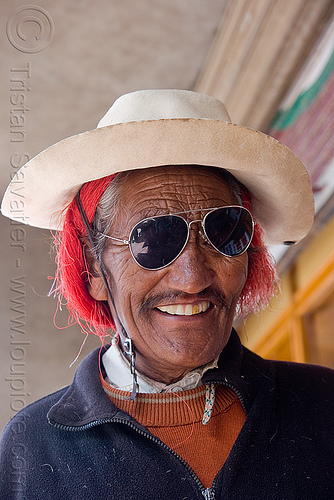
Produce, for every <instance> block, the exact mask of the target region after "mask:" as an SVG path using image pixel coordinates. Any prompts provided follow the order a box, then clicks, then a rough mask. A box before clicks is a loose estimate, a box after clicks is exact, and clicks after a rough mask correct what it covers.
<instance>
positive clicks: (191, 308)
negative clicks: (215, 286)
mask: <svg viewBox="0 0 334 500" xmlns="http://www.w3.org/2000/svg"><path fill="white" fill-rule="evenodd" d="M210 306H211V302H208V301H207V300H203V301H202V302H197V303H196V304H171V305H168V306H160V307H157V309H158V310H159V311H161V312H163V313H167V314H171V315H174V316H193V315H195V314H201V313H204V312H205V311H207V310H208V309H209V308H210Z"/></svg>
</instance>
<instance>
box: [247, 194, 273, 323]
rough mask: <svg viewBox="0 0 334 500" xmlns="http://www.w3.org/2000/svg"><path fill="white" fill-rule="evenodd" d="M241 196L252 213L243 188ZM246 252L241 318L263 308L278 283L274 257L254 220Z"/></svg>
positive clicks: (261, 230) (248, 198) (248, 197)
mask: <svg viewBox="0 0 334 500" xmlns="http://www.w3.org/2000/svg"><path fill="white" fill-rule="evenodd" d="M241 198H242V204H243V206H244V207H245V208H247V209H248V210H249V211H250V212H251V213H252V209H251V202H250V196H249V193H248V191H247V190H246V189H245V188H244V189H243V192H242V194H241ZM247 252H248V275H247V280H246V283H245V285H244V288H243V290H242V292H241V295H240V297H239V302H238V306H239V311H238V312H239V314H240V316H241V317H242V318H243V319H245V318H246V317H247V316H248V315H249V314H250V313H251V312H254V313H258V312H260V311H261V310H262V309H265V308H266V307H267V306H268V304H269V301H270V299H271V298H272V297H273V296H274V295H276V293H277V290H278V284H279V278H278V275H277V270H276V263H275V259H274V258H273V256H272V255H271V254H270V252H269V251H268V249H267V247H266V245H265V243H264V233H263V229H262V228H261V226H260V225H259V224H258V223H257V222H256V221H255V225H254V234H253V238H252V242H251V244H250V247H249V249H248V251H247Z"/></svg>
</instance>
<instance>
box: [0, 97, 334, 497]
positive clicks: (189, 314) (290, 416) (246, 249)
mask: <svg viewBox="0 0 334 500" xmlns="http://www.w3.org/2000/svg"><path fill="white" fill-rule="evenodd" d="M116 174H117V175H116ZM20 175H21V176H23V175H24V179H25V200H26V202H25V207H24V208H25V216H26V220H28V221H29V224H32V225H35V226H40V227H48V228H51V229H58V230H59V231H60V232H59V236H58V243H59V249H58V258H57V263H58V271H57V285H56V290H57V293H58V294H59V296H60V298H61V297H62V296H64V297H65V299H66V301H67V304H68V308H69V310H70V312H71V314H72V315H73V316H74V317H75V319H76V320H77V321H78V322H79V323H80V324H81V325H82V328H83V329H86V331H93V332H95V333H97V334H98V335H100V336H101V338H102V340H103V339H104V337H106V336H107V335H110V331H111V330H113V331H114V334H113V341H112V345H111V346H109V345H103V347H102V348H101V350H99V349H98V350H96V351H94V352H93V353H91V354H90V355H89V356H88V357H87V358H86V359H85V360H84V361H83V362H82V363H81V365H80V366H79V368H78V370H77V373H76V376H75V379H74V382H73V384H72V385H71V386H70V387H69V388H65V389H61V390H60V391H58V392H57V393H55V394H52V395H50V396H48V397H46V398H43V399H42V400H41V401H39V402H36V403H33V404H32V405H30V406H29V407H27V408H26V409H24V410H23V411H22V412H20V413H19V414H18V415H17V416H16V417H14V418H13V419H12V421H11V423H10V424H9V425H8V426H7V428H6V429H5V431H4V435H3V439H2V452H3V458H2V473H1V488H0V496H1V498H4V499H7V498H8V499H12V498H20V499H21V498H29V500H31V499H40V498H43V499H44V498H50V499H53V500H55V499H58V498H62V499H64V498H71V499H72V498H80V499H81V498H83V499H92V498H112V499H123V498H126V499H156V498H164V499H165V498H166V499H197V498H198V499H200V498H203V497H204V498H217V499H220V498H224V499H225V498H228V499H239V500H240V499H243V500H244V499H252V500H254V499H267V498H270V499H299V498H303V499H306V498H310V499H315V498H319V499H320V498H321V499H326V498H332V495H333V487H332V477H333V472H334V470H333V458H332V449H333V444H334V443H333V437H332V431H331V428H332V420H333V417H332V415H333V402H332V400H333V398H332V389H333V382H334V376H333V372H331V371H330V370H328V369H325V368H321V367H314V366H313V367H312V366H306V365H296V364H293V363H279V362H272V361H265V360H262V359H261V358H259V357H258V356H256V355H255V354H253V353H251V352H249V351H248V350H247V349H244V348H243V347H242V346H241V344H240V341H239V339H238V337H237V334H236V332H235V331H234V330H233V329H232V323H233V320H234V318H235V316H236V315H237V314H241V315H243V316H244V315H245V314H247V312H249V311H250V310H255V311H257V310H259V309H260V308H261V307H265V306H266V305H267V303H268V301H269V299H270V297H271V296H272V294H273V293H274V290H275V280H276V274H275V270H274V267H273V263H272V261H271V258H270V256H269V254H268V252H267V250H266V248H265V245H264V238H265V241H266V242H267V243H272V244H275V243H285V244H293V243H296V242H298V241H299V240H300V239H302V238H303V237H304V236H305V235H306V234H307V232H308V230H309V229H310V227H311V224H312V216H313V197H312V191H311V187H310V182H309V179H308V175H307V172H306V170H305V168H304V167H303V165H302V164H301V163H300V162H299V160H298V159H297V158H296V157H295V156H294V155H293V154H292V152H291V151H289V150H288V149H287V148H286V147H285V146H283V145H282V144H280V143H278V142H277V141H275V140H274V139H272V138H270V137H268V136H266V135H265V134H262V133H259V132H255V131H253V130H250V129H246V128H244V127H240V126H238V125H235V124H232V123H231V122H230V120H229V117H228V115H227V112H226V110H225V108H224V106H223V105H222V103H220V102H219V101H217V100H216V99H213V98H211V97H208V96H204V95H200V94H196V93H193V92H188V91H178V90H151V91H142V92H135V93H132V94H128V95H125V96H122V97H121V98H120V99H118V100H117V101H116V102H115V103H114V105H113V106H112V107H111V108H110V110H109V111H108V113H107V114H106V115H105V117H104V118H103V119H102V120H101V122H100V123H99V125H98V128H97V129H95V130H93V131H90V132H87V133H85V134H80V135H78V136H75V137H71V138H68V139H65V140H64V141H61V142H60V143H58V144H56V145H54V146H52V147H50V148H49V149H47V150H46V151H44V152H43V153H41V154H40V155H38V156H37V157H36V158H34V159H33V160H31V161H30V162H29V163H28V164H27V165H26V166H24V167H23V168H22V171H21V174H20ZM14 201H15V192H14V190H12V189H11V186H9V188H8V189H7V192H6V194H5V196H4V200H3V204H2V212H3V213H4V214H5V215H7V216H10V215H11V214H10V212H11V204H12V203H14ZM22 429H23V432H22ZM19 431H21V432H19Z"/></svg>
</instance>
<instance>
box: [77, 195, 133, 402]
mask: <svg viewBox="0 0 334 500" xmlns="http://www.w3.org/2000/svg"><path fill="white" fill-rule="evenodd" d="M81 189H82V188H80V190H79V192H78V194H77V205H78V209H79V213H80V216H81V219H82V222H83V224H84V226H85V229H86V232H87V238H88V241H89V244H90V247H91V250H92V252H93V254H94V258H95V260H96V262H97V263H98V266H99V268H100V272H101V276H102V279H103V282H104V285H105V287H106V290H107V293H108V296H109V298H110V301H111V303H112V305H113V308H114V311H115V314H116V317H117V321H118V323H119V324H120V326H121V331H122V334H123V335H124V337H125V341H124V342H123V345H124V349H125V354H126V355H127V356H129V357H130V372H131V375H132V380H133V387H132V393H131V396H130V400H131V401H133V400H134V399H135V397H136V394H137V392H138V389H139V387H138V383H137V373H136V368H135V358H136V353H135V351H134V348H133V342H132V339H131V338H130V337H129V335H128V334H127V332H126V330H125V328H124V326H123V324H122V322H121V320H120V318H119V316H118V313H117V309H116V306H115V301H114V298H113V296H112V293H111V290H110V286H109V283H108V280H107V277H106V273H105V270H104V264H103V262H102V259H101V258H100V257H99V256H98V254H97V252H96V249H95V244H94V240H93V236H92V232H91V228H90V225H89V222H88V219H87V214H86V212H85V209H84V208H83V206H82V202H81V197H80V192H81Z"/></svg>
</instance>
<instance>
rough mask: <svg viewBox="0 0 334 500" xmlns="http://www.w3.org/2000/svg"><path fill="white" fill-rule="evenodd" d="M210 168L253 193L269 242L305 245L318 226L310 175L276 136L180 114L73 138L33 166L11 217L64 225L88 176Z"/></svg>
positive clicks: (19, 186) (9, 194)
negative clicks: (165, 167) (169, 168)
mask: <svg viewBox="0 0 334 500" xmlns="http://www.w3.org/2000/svg"><path fill="white" fill-rule="evenodd" d="M161 165H203V166H213V167H221V168H223V169H225V170H227V171H229V172H230V173H231V174H232V175H234V177H236V179H238V180H239V181H240V182H242V183H243V184H244V185H245V186H246V187H247V188H248V190H249V191H250V193H251V197H252V210H253V213H254V217H255V218H256V219H257V220H258V222H259V223H260V224H261V226H262V227H263V229H264V231H265V235H266V241H267V243H268V244H281V243H283V242H286V241H290V242H298V241H299V240H301V239H302V238H303V237H304V236H306V234H307V233H308V231H309V230H310V228H311V226H312V223H313V214H314V205H313V194H312V187H311V183H310V179H309V176H308V174H307V171H306V169H305V167H304V165H303V164H302V163H301V162H300V160H298V158H297V157H296V156H295V155H294V154H293V153H292V151H291V150H290V149H289V148H287V147H286V146H284V145H283V144H281V143H280V142H278V141H277V140H275V139H274V138H272V137H270V136H268V135H266V134H264V133H262V132H258V131H255V130H252V129H249V128H247V127H242V126H239V125H235V124H233V123H228V122H223V121H220V120H209V119H194V118H172V119H161V120H150V121H144V122H143V121H141V122H128V123H118V124H114V125H109V126H106V127H102V128H98V129H94V130H91V131H89V132H85V133H82V134H78V135H75V136H72V137H68V138H67V139H64V140H62V141H60V142H58V143H56V144H54V145H53V146H51V147H49V148H48V149H46V150H45V151H43V152H42V153H40V154H39V155H37V156H35V157H34V158H33V159H32V160H30V161H29V162H28V163H26V164H25V165H24V166H23V167H22V168H21V169H20V171H19V172H18V173H17V175H16V176H15V177H14V178H13V180H12V181H11V183H10V185H9V186H8V188H7V190H6V193H5V195H4V198H3V201H2V206H1V211H2V213H3V215H5V216H7V217H10V218H14V219H15V218H16V216H15V213H16V212H17V211H18V209H19V208H18V207H21V210H22V215H21V217H20V220H22V221H23V222H25V223H27V224H29V225H31V226H37V227H42V228H48V229H61V224H62V221H61V217H59V213H60V212H63V211H64V209H66V207H67V205H68V204H69V203H70V202H71V201H72V199H73V198H74V197H75V195H76V194H77V192H78V190H79V189H80V187H81V186H82V185H83V184H84V183H85V182H88V181H91V180H95V179H99V178H101V177H105V176H107V175H110V174H113V173H116V172H122V171H127V170H134V169H138V168H147V167H158V166H161Z"/></svg>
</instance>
